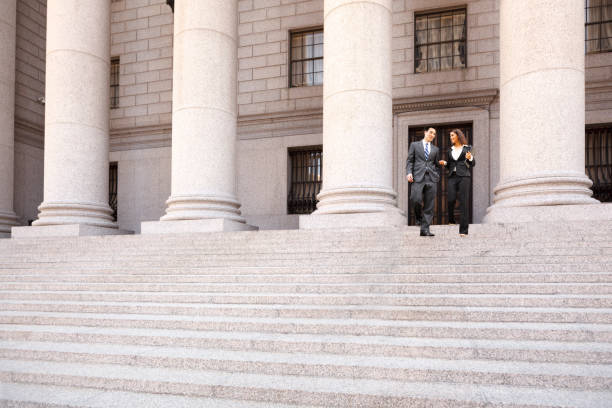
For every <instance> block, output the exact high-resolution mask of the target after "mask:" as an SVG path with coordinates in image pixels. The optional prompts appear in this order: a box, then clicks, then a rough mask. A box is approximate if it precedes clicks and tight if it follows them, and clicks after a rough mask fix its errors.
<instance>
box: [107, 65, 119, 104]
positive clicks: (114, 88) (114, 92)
mask: <svg viewBox="0 0 612 408" xmlns="http://www.w3.org/2000/svg"><path fill="white" fill-rule="evenodd" d="M115 69H116V70H115ZM115 78H116V80H117V81H116V82H113V79H115ZM120 83H121V57H111V60H110V101H109V102H110V108H111V109H118V108H120V107H121V102H120V99H119V96H120V95H119V86H120Z"/></svg>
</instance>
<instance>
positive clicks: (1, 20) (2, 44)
mask: <svg viewBox="0 0 612 408" xmlns="http://www.w3.org/2000/svg"><path fill="white" fill-rule="evenodd" d="M16 12H17V10H16V1H15V0H5V1H2V3H0V236H2V235H8V234H9V233H10V232H11V227H12V226H14V225H17V216H16V215H15V212H14V211H13V174H14V155H15V153H14V140H15V33H16Z"/></svg>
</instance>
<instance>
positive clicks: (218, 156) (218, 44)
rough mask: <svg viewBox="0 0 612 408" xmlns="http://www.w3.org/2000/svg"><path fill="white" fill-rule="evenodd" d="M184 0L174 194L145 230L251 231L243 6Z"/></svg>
mask: <svg viewBox="0 0 612 408" xmlns="http://www.w3.org/2000/svg"><path fill="white" fill-rule="evenodd" d="M237 7H238V6H237V2H236V1H227V0H181V1H178V2H176V3H175V8H174V68H173V72H174V73H173V91H172V193H171V196H170V198H169V199H168V201H167V202H166V204H167V208H166V215H164V216H163V217H162V218H161V222H157V223H151V222H146V223H143V224H142V232H143V233H153V232H156V233H159V232H180V231H185V232H187V231H210V230H236V229H250V227H248V226H247V225H246V224H245V220H244V218H243V217H242V216H241V214H240V210H239V208H240V203H239V202H238V199H237V197H236V193H235V190H236V180H235V179H236V128H237V117H238V115H237V109H238V105H237V64H238V48H237V47H238V8H237Z"/></svg>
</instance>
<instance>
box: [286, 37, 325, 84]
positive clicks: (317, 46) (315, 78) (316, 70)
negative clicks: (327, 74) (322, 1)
mask: <svg viewBox="0 0 612 408" xmlns="http://www.w3.org/2000/svg"><path fill="white" fill-rule="evenodd" d="M290 37H291V40H290V41H291V51H290V59H291V64H289V78H290V79H289V81H290V86H291V87H298V86H313V85H323V29H322V28H319V29H312V30H307V31H306V30H303V31H295V32H292V33H290Z"/></svg>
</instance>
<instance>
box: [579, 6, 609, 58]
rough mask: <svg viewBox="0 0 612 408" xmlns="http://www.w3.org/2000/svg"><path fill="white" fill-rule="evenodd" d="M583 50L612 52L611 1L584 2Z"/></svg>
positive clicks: (588, 51)
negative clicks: (584, 42)
mask: <svg viewBox="0 0 612 408" xmlns="http://www.w3.org/2000/svg"><path fill="white" fill-rule="evenodd" d="M585 7H586V23H585V28H584V31H585V41H586V44H585V50H586V52H587V53H594V52H608V51H612V0H586V6H585Z"/></svg>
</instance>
